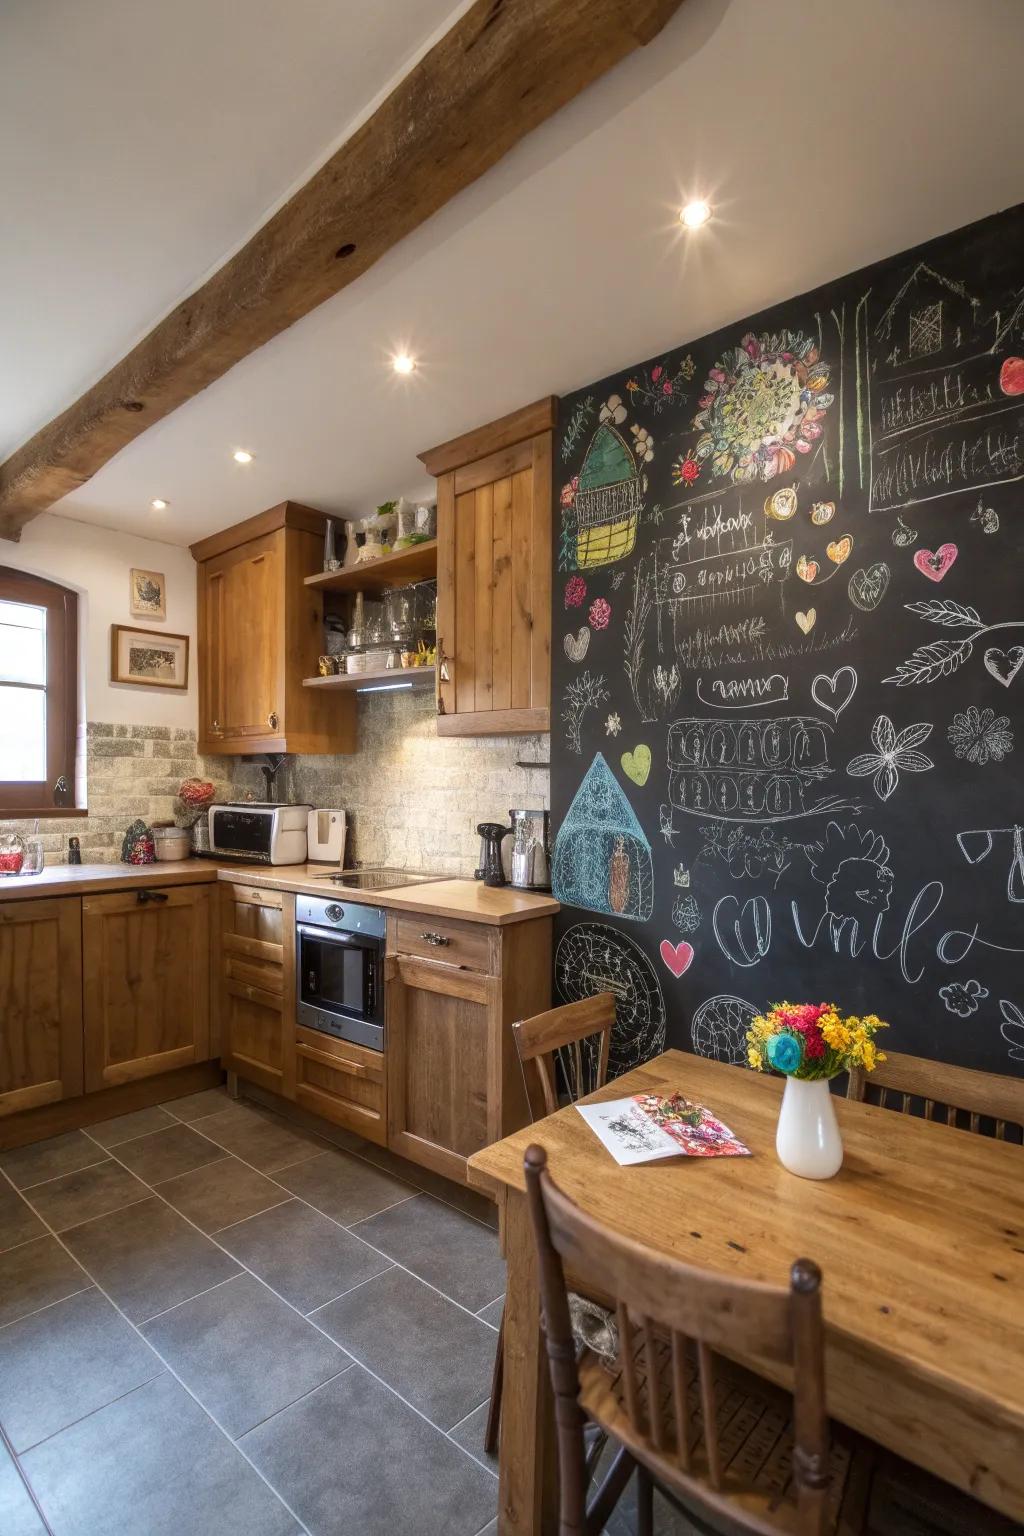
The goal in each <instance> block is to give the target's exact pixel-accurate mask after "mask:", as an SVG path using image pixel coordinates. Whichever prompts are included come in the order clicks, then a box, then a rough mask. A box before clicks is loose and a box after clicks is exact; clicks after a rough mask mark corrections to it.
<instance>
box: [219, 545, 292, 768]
mask: <svg viewBox="0 0 1024 1536" xmlns="http://www.w3.org/2000/svg"><path fill="white" fill-rule="evenodd" d="M283 544H284V534H283V532H281V531H279V532H277V533H272V534H269V535H268V536H267V537H266V538H263V539H256V540H253V542H252V543H251V544H247V545H243V546H242V548H241V549H238V550H233V551H232V555H233V556H234V557H235V558H233V559H231V560H230V562H228V563H226V564H225V566H224V570H223V575H222V580H223V596H222V598H221V604H222V607H221V626H220V635H219V637H218V638H219V651H220V656H221V658H222V660H221V711H222V716H223V718H222V720H221V728H222V731H223V734H224V735H225V736H226V737H234V738H236V739H238V738H246V737H255V736H274V735H277V734H278V732H279V731H281V730H282V729H283V724H282V716H283V711H284V699H283V697H279V695H281V694H283V688H282V686H281V681H280V677H279V673H280V669H281V663H282V660H283V657H282V652H283V641H284V631H283V617H282V608H283V602H282V599H283V582H284V548H283ZM225 558H226V557H225Z"/></svg>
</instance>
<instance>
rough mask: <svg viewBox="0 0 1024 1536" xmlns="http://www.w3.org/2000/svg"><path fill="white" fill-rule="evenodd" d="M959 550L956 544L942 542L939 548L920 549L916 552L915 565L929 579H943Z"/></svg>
mask: <svg viewBox="0 0 1024 1536" xmlns="http://www.w3.org/2000/svg"><path fill="white" fill-rule="evenodd" d="M958 553H959V551H958V550H957V547H956V545H955V544H940V545H939V547H938V549H936V550H934V551H933V550H930V549H918V550H915V552H914V565H915V566H916V567H917V569H918V570H919V571H920V572H921V575H922V576H927V577H928V580H929V581H941V580H942V578H943V576H945V574H946V572H947V571H948V570H949V568H950V567H951V566H952V564H953V562H954V561H955V560H956V557H957V554H958Z"/></svg>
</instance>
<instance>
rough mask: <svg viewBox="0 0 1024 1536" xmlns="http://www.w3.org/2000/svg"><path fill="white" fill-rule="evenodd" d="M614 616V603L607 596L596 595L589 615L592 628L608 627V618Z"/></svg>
mask: <svg viewBox="0 0 1024 1536" xmlns="http://www.w3.org/2000/svg"><path fill="white" fill-rule="evenodd" d="M611 616H612V605H611V603H609V602H608V600H607V599H606V598H603V597H595V598H594V601H593V602H592V603H591V605H590V612H589V613H588V615H587V617H588V619H589V620H590V627H591V629H607V628H608V620H609V619H610V618H611Z"/></svg>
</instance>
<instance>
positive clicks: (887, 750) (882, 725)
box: [846, 715, 935, 800]
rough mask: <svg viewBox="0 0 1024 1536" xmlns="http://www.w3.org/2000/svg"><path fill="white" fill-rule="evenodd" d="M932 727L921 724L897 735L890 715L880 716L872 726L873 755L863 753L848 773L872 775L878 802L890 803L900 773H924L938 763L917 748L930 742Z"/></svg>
mask: <svg viewBox="0 0 1024 1536" xmlns="http://www.w3.org/2000/svg"><path fill="white" fill-rule="evenodd" d="M931 733H932V727H931V725H930V724H929V723H928V722H927V721H922V722H921V723H920V724H919V725H908V726H905V727H904V729H903V730H902V731H900V732H899V733H897V731H896V727H895V726H894V725H893V723H892V721H891V720H890V719H889V716H888V715H879V717H878V719H877V720H876V721H875V723H874V725H873V726H872V727H871V744H872V746H873V747H874V748H875V750H874V752H863V753H861V754H860V756H859V757H855V758H854V759H853V761H852V762H851V763H850V764H849V765H848V766H847V769H846V771H847V773H849V774H852V776H853V777H854V778H855V779H865V778H867V777H868V776H869V775H870V776H871V778H872V784H873V787H874V791H875V794H876V795H877V796H878V798H879V800H888V798H889V796H890V795H891V794H892V793H893V791H894V790H895V788H896V786H897V784H899V782H900V771H901V770H902V771H903V772H904V773H925V772H926V771H927V770H928V769H929V768H934V767H935V764H934V763H933V762H932V760H931V758H930V757H925V755H924V753H923V752H917V751H915V750H914V749H915V748H916V747H919V746H920V745H921V743H922V741H927V740H928V737H929V736H930V735H931Z"/></svg>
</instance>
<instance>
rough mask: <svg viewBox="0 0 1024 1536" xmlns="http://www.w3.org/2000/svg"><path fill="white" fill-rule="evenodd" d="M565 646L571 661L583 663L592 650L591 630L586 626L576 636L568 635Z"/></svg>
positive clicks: (564, 642)
mask: <svg viewBox="0 0 1024 1536" xmlns="http://www.w3.org/2000/svg"><path fill="white" fill-rule="evenodd" d="M563 644H564V646H565V654H566V655H567V656H568V658H569V660H570V661H582V660H583V658H584V657H585V656H586V654H587V651H588V650H589V649H590V630H589V629H588V628H587V626H586V625H585V624H584V625H583V626H582V627H581V628H580V629H578V630H577V631H576V633H575V634H571V633H570V634H568V635H566V637H565V640H564V641H563Z"/></svg>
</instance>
